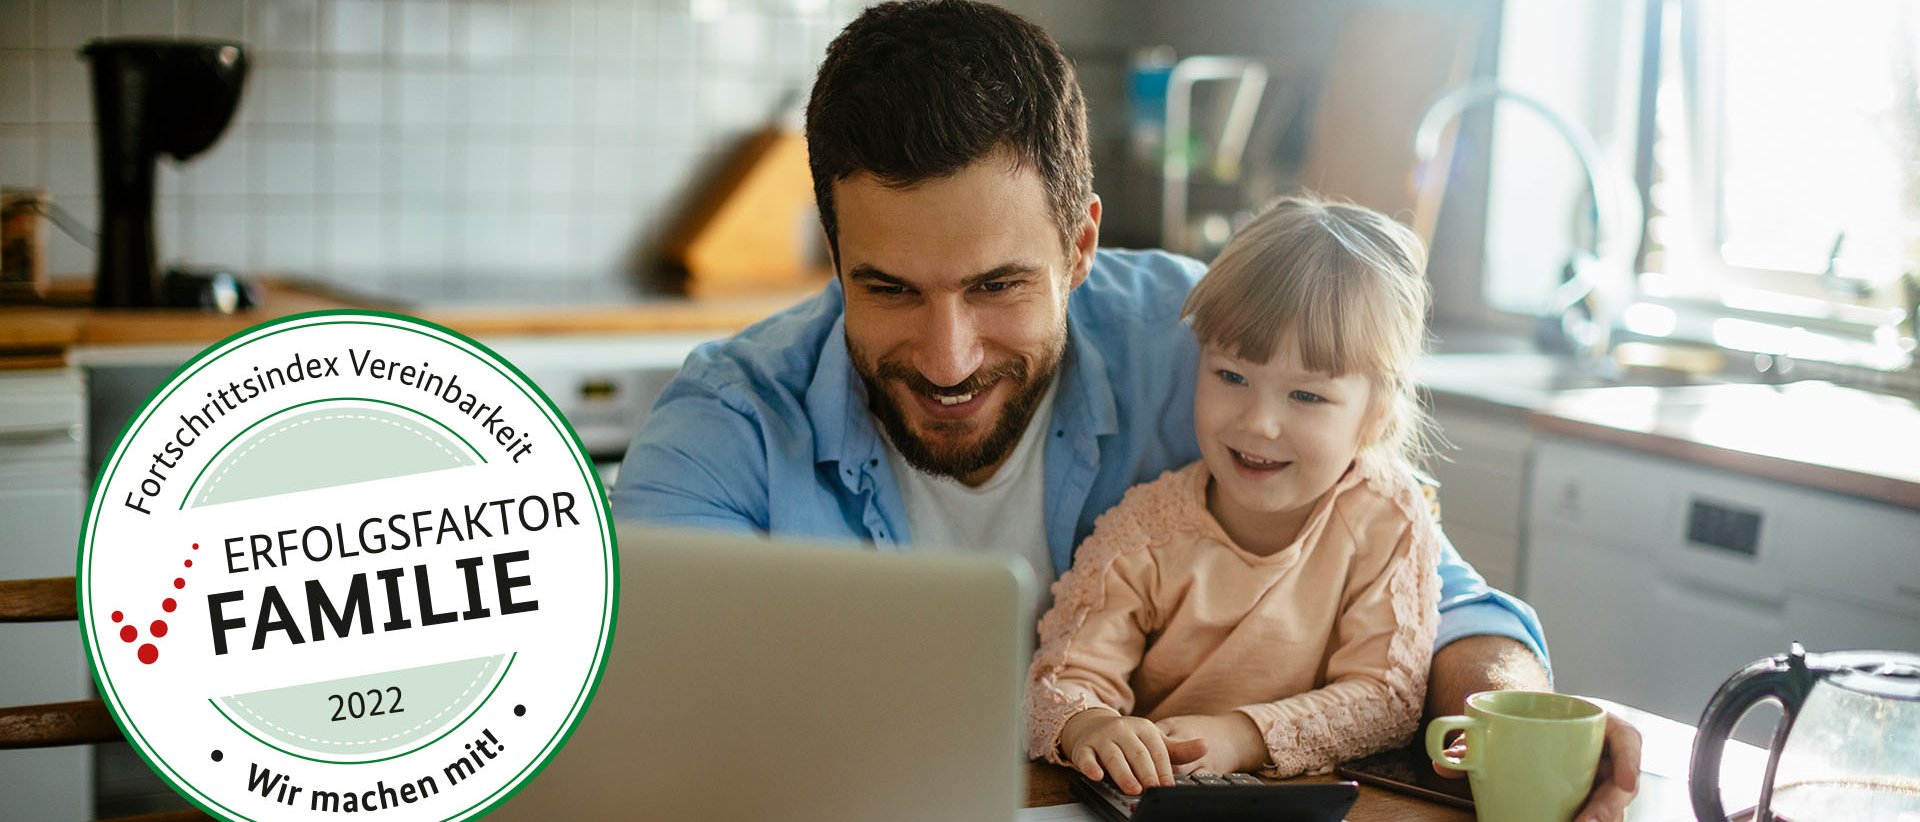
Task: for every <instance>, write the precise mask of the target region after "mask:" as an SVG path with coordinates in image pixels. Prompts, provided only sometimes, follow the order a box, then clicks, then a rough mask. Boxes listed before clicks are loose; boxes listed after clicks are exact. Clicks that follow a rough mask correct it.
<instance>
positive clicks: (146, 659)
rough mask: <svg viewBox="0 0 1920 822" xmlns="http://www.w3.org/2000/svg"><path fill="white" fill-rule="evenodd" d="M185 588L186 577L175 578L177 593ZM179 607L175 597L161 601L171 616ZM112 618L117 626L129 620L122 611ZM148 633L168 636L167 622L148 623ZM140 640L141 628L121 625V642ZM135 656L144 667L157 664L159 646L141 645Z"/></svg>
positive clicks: (190, 562) (196, 547)
mask: <svg viewBox="0 0 1920 822" xmlns="http://www.w3.org/2000/svg"><path fill="white" fill-rule="evenodd" d="M193 550H195V551H198V550H200V543H197V542H196V543H194V544H193ZM185 567H187V568H192V567H193V560H190V559H189V560H186V561H185ZM185 587H187V580H186V578H184V577H174V578H173V588H174V590H176V591H177V590H180V589H182V588H185ZM178 607H180V606H179V603H177V602H174V601H173V597H167V598H166V599H163V600H160V610H162V611H165V612H166V613H169V614H171V613H173V609H175V608H178ZM111 617H112V619H113V621H114V623H116V624H118V623H121V622H124V621H126V618H127V615H126V614H125V613H122V612H120V611H114V612H113V613H112V614H111ZM147 633H148V634H149V635H151V636H152V637H153V638H154V639H159V638H161V637H164V636H166V635H167V621H166V620H164V619H156V620H154V621H152V622H150V623H147ZM139 639H140V629H139V628H136V627H134V626H132V625H121V626H120V641H121V642H125V643H129V644H131V643H133V642H135V641H137V640H139ZM134 656H136V657H138V658H139V659H140V663H141V664H143V665H152V664H153V663H155V662H158V661H159V660H160V648H159V646H157V645H154V644H153V643H151V642H147V643H142V644H141V645H140V647H139V648H136V649H135V650H134Z"/></svg>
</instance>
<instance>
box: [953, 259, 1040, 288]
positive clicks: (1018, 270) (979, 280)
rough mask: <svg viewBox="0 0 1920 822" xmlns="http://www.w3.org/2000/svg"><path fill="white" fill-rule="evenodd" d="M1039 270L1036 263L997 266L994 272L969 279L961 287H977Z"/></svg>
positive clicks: (976, 275)
mask: <svg viewBox="0 0 1920 822" xmlns="http://www.w3.org/2000/svg"><path fill="white" fill-rule="evenodd" d="M1039 270H1040V266H1039V265H1036V264H1034V263H1002V264H1000V265H998V266H995V267H994V269H993V270H992V271H988V272H986V273H984V274H975V275H973V276H971V277H968V278H967V279H966V281H965V282H962V283H961V285H962V286H963V287H966V288H972V287H974V286H976V285H981V284H983V283H990V282H993V281H994V280H1001V279H1005V278H1007V277H1014V276H1018V275H1021V274H1032V273H1034V272H1036V271H1039Z"/></svg>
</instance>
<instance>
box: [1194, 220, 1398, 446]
mask: <svg viewBox="0 0 1920 822" xmlns="http://www.w3.org/2000/svg"><path fill="white" fill-rule="evenodd" d="M1426 266H1427V254H1426V249H1425V248H1424V247H1422V245H1421V243H1420V238H1418V237H1416V236H1414V233H1413V231H1412V230H1410V229H1408V228H1407V227H1406V226H1404V225H1401V224H1400V223H1398V222H1395V221H1394V220H1392V219H1390V218H1388V217H1387V216H1385V215H1383V214H1381V213H1379V212H1377V211H1374V210H1372V209H1369V208H1365V207H1362V206H1357V205H1352V204H1349V203H1341V202H1333V201H1329V200H1322V199H1318V198H1315V197H1310V196H1296V197H1285V198H1282V199H1280V200H1278V201H1275V202H1274V203H1272V204H1271V205H1268V206H1267V207H1266V208H1265V209H1262V210H1261V212H1260V214H1259V215H1258V216H1256V217H1254V218H1253V221H1252V222H1249V223H1247V225H1246V227H1245V228H1242V229H1240V231H1239V232H1238V233H1237V234H1235V235H1234V237H1233V239H1232V240H1231V241H1230V242H1228V243H1227V246H1226V248H1225V249H1223V250H1221V252H1220V256H1219V257H1217V258H1215V259H1214V261H1213V265H1212V266H1211V267H1210V268H1209V269H1208V271H1207V274H1206V276H1205V277H1202V278H1201V279H1200V283H1199V284H1198V285H1196V286H1194V289H1193V293H1191V294H1189V295H1188V296H1187V302H1186V304H1185V305H1184V306H1182V307H1181V309H1180V315H1181V317H1182V318H1183V319H1185V320H1186V321H1187V322H1188V323H1189V324H1191V326H1192V328H1193V333H1194V335H1195V336H1196V337H1198V338H1199V340H1200V343H1201V345H1212V346H1216V347H1218V348H1220V349H1222V350H1225V351H1230V352H1233V354H1234V356H1237V357H1240V358H1241V359H1244V360H1248V361H1251V362H1257V363H1265V362H1266V361H1267V360H1269V359H1271V358H1272V357H1273V355H1274V353H1275V350H1276V349H1277V348H1278V347H1279V345H1280V343H1281V341H1282V340H1283V339H1285V338H1286V337H1287V336H1288V335H1292V337H1293V339H1294V340H1295V341H1296V344H1297V345H1298V346H1299V353H1300V358H1301V360H1302V364H1304V365H1305V366H1306V367H1307V368H1310V369H1313V370H1315V371H1323V372H1326V373H1330V374H1333V375H1335V376H1344V375H1347V374H1360V375H1362V376H1365V377H1366V378H1367V379H1368V380H1369V381H1371V383H1372V387H1373V407H1372V408H1371V409H1369V411H1370V412H1372V414H1375V415H1379V416H1378V419H1379V420H1380V421H1381V423H1382V426H1381V427H1380V428H1379V429H1378V431H1379V435H1378V436H1377V437H1376V438H1375V439H1374V440H1373V441H1372V442H1370V443H1363V444H1362V449H1363V450H1367V451H1372V452H1374V453H1377V454H1380V455H1381V456H1385V457H1388V458H1399V459H1403V460H1406V461H1408V462H1410V463H1413V464H1416V465H1418V464H1420V463H1421V462H1422V461H1423V460H1424V459H1425V458H1426V456H1427V455H1428V453H1429V452H1430V449H1431V447H1432V446H1431V443H1432V433H1431V429H1432V422H1431V421H1430V420H1429V418H1428V417H1427V415H1426V412H1425V411H1424V410H1423V409H1422V408H1421V406H1420V401H1419V398H1418V397H1417V396H1415V394H1414V383H1413V377H1412V373H1411V371H1412V368H1413V364H1414V361H1415V360H1416V359H1417V358H1418V357H1419V356H1420V352H1421V348H1422V345H1423V343H1424V342H1425V339H1426V316H1427V308H1428V305H1429V303H1430V302H1431V297H1430V296H1429V290H1428V287H1427V278H1426Z"/></svg>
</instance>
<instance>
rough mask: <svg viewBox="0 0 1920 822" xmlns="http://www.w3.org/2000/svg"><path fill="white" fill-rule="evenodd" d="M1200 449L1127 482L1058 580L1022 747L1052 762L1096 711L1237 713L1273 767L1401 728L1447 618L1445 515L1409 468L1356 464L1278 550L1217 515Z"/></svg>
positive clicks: (1378, 739) (1416, 713) (1276, 770)
mask: <svg viewBox="0 0 1920 822" xmlns="http://www.w3.org/2000/svg"><path fill="white" fill-rule="evenodd" d="M1207 480H1208V473H1207V469H1206V465H1205V464H1204V463H1194V464H1193V465H1189V466H1187V467H1186V468H1183V469H1180V470H1179V471H1169V472H1167V473H1165V474H1162V475H1161V476H1160V478H1159V479H1156V480H1154V481H1152V482H1149V483H1143V484H1141V485H1138V486H1135V487H1134V488H1132V489H1131V490H1129V491H1128V492H1127V494H1126V497H1125V498H1124V499H1122V500H1121V502H1120V504H1119V505H1117V506H1115V507H1114V508H1113V510H1111V511H1108V512H1107V513H1106V514H1104V515H1102V516H1101V517H1100V520H1099V521H1098V522H1097V523H1096V524H1095V525H1094V532H1093V535H1092V536H1091V537H1088V538H1087V541H1086V542H1085V543H1083V544H1082V545H1081V546H1080V549H1079V551H1078V553H1077V556H1076V557H1075V559H1074V564H1073V569H1072V570H1070V571H1068V572H1067V573H1066V574H1065V575H1063V576H1062V577H1060V580H1059V581H1058V582H1055V583H1054V585H1053V596H1054V605H1053V609H1052V610H1050V611H1048V612H1047V615H1046V616H1045V617H1044V618H1042V619H1041V620H1040V648H1039V650H1038V651H1037V652H1036V653H1035V654H1034V661H1033V668H1032V670H1031V672H1030V675H1029V678H1028V689H1027V719H1028V729H1029V734H1030V737H1029V741H1028V751H1029V755H1031V756H1034V757H1043V756H1044V757H1046V758H1047V759H1048V760H1049V761H1052V762H1055V763H1058V764H1063V765H1064V764H1068V763H1066V762H1064V761H1063V760H1062V759H1061V756H1060V750H1059V738H1060V728H1061V726H1063V725H1065V724H1066V721H1067V719H1068V718H1069V717H1071V716H1073V715H1074V714H1076V713H1078V712H1080V711H1082V710H1085V709H1087V708H1092V707H1097V706H1106V707H1109V708H1112V709H1114V710H1116V711H1118V712H1120V713H1122V714H1131V715H1134V716H1144V717H1146V718H1148V719H1153V720H1160V719H1164V718H1167V717H1173V716H1182V715H1188V714H1217V713H1224V712H1226V711H1232V710H1238V711H1240V712H1241V713H1244V714H1246V715H1247V716H1248V717H1250V718H1251V719H1252V720H1253V722H1254V724H1255V725H1256V726H1258V727H1259V729H1260V733H1261V735H1262V736H1263V737H1264V738H1265V739H1266V742H1267V751H1268V755H1269V756H1270V757H1271V759H1270V760H1269V761H1270V763H1271V764H1270V767H1268V768H1267V769H1266V770H1265V771H1263V772H1262V773H1264V774H1266V775H1268V776H1272V777H1276V778H1280V777H1287V776H1293V775H1296V774H1301V773H1308V772H1324V771H1326V770H1328V769H1330V768H1331V767H1332V766H1333V765H1334V764H1336V763H1339V762H1343V761H1346V760H1348V759H1352V758H1355V757H1359V756H1365V755H1367V754H1370V753H1373V752H1376V751H1380V750H1384V749H1386V748H1390V747H1393V746H1396V745H1399V744H1401V743H1403V742H1405V741H1406V739H1407V738H1408V736H1409V735H1411V734H1412V733H1413V731H1414V729H1415V727H1416V726H1418V724H1419V722H1420V713H1421V708H1422V705H1423V703H1424V702H1425V699H1426V687H1427V664H1428V661H1429V659H1430V657H1431V655H1432V652H1433V640H1434V632H1435V631H1436V630H1437V628H1438V625H1439V611H1438V602H1439V590H1440V582H1439V575H1438V573H1437V571H1436V566H1437V564H1438V562H1439V553H1440V538H1439V526H1438V525H1437V524H1436V523H1435V522H1434V518H1433V514H1432V513H1431V511H1430V510H1429V507H1428V503H1427V501H1426V499H1424V498H1423V496H1422V494H1421V490H1420V489H1419V487H1418V486H1417V485H1416V484H1415V483H1414V481H1413V479H1412V477H1411V475H1410V472H1408V471H1407V470H1405V469H1404V468H1403V467H1397V468H1395V469H1393V470H1387V469H1385V468H1384V467H1383V466H1379V465H1375V464H1372V463H1371V462H1369V461H1366V460H1362V461H1360V462H1357V463H1356V464H1355V466H1354V467H1353V468H1352V469H1350V470H1348V472H1347V474H1346V475H1345V476H1344V477H1342V478H1341V479H1340V481H1339V482H1337V483H1335V485H1334V488H1333V490H1332V492H1331V493H1328V494H1327V495H1326V496H1325V497H1323V498H1322V499H1321V501H1320V502H1319V503H1318V505H1317V506H1316V507H1315V509H1314V511H1313V514H1312V515H1311V516H1310V517H1308V519H1307V522H1306V525H1305V526H1303V527H1302V528H1301V531H1300V535H1299V537H1298V538H1297V539H1296V540H1295V541H1294V543H1293V544H1292V545H1290V546H1288V547H1286V548H1285V549H1282V550H1281V551H1279V552H1278V553H1275V554H1273V555H1271V556H1265V557H1260V556H1254V555H1252V554H1249V553H1247V552H1245V551H1244V550H1242V549H1241V548H1239V547H1238V546H1236V545H1234V544H1233V541H1232V540H1231V539H1229V538H1228V537H1227V535H1226V533H1225V532H1224V531H1222V530H1221V528H1220V525H1219V523H1217V522H1216V521H1215V520H1214V518H1213V516H1212V515H1211V514H1209V513H1208V512H1207V506H1206V489H1207Z"/></svg>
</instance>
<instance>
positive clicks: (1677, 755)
mask: <svg viewBox="0 0 1920 822" xmlns="http://www.w3.org/2000/svg"><path fill="white" fill-rule="evenodd" d="M1586 698H1587V699H1589V700H1591V701H1592V702H1594V703H1596V704H1598V705H1600V706H1601V707H1604V708H1606V709H1607V710H1609V711H1612V712H1613V713H1615V714H1617V715H1619V716H1620V717H1622V718H1624V719H1626V720H1627V721H1628V722H1630V723H1632V724H1633V726H1634V727H1635V728H1638V729H1639V730H1640V736H1641V746H1642V756H1641V759H1640V771H1641V780H1640V781H1641V788H1640V793H1639V795H1638V796H1636V798H1635V799H1634V802H1633V805H1632V806H1631V807H1629V808H1628V809H1627V820H1628V822H1638V821H1639V820H1652V821H1653V822H1668V821H1669V820H1689V821H1690V820H1692V819H1693V814H1692V811H1691V810H1690V808H1689V807H1688V806H1687V804H1686V787H1687V786H1686V779H1687V766H1688V764H1689V763H1690V762H1691V760H1692V756H1693V737H1694V733H1693V727H1692V726H1690V725H1687V724H1686V723H1684V722H1675V721H1674V720H1671V719H1667V718H1666V717H1663V716H1659V715H1656V714H1651V713H1647V712H1646V711H1642V710H1639V709H1637V708H1632V707H1629V706H1626V705H1621V704H1619V703H1617V702H1609V701H1607V700H1604V699H1593V698H1592V697H1586ZM1723 764H1724V767H1723V769H1722V771H1721V779H1722V801H1723V803H1725V804H1726V806H1727V809H1728V810H1729V811H1731V810H1734V809H1737V808H1746V807H1748V806H1750V805H1752V804H1753V802H1754V800H1755V798H1756V797H1757V796H1758V795H1759V783H1760V778H1761V774H1762V773H1763V771H1764V769H1765V767H1766V752H1765V751H1763V750H1761V749H1760V748H1756V747H1754V746H1752V745H1748V744H1745V743H1742V742H1738V741H1729V742H1728V743H1727V752H1726V756H1725V761H1724V763H1723ZM1073 778H1074V775H1073V771H1071V770H1069V769H1066V768H1062V767H1059V766H1057V765H1049V764H1046V763H1040V762H1032V763H1028V764H1027V805H1026V806H1027V807H1029V808H1040V807H1048V806H1052V805H1063V804H1066V803H1068V802H1073V801H1076V800H1075V799H1074V796H1073V793H1072V791H1071V790H1070V789H1069V788H1068V785H1070V784H1071V783H1072V781H1073ZM1295 781H1300V782H1331V781H1334V777H1331V776H1309V777H1301V778H1300V779H1298V780H1295ZM1347 820H1348V822H1376V821H1377V822H1387V821H1388V820H1440V821H1441V822H1472V820H1473V813H1472V812H1471V811H1465V810H1461V809H1459V808H1452V807H1448V806H1446V805H1441V804H1438V803H1434V802H1428V801H1426V800H1424V799H1416V798H1414V797H1411V796H1408V795H1406V794H1400V793H1395V792H1393V791H1388V790H1383V789H1380V788H1375V787H1372V786H1368V785H1361V786H1360V801H1359V802H1356V803H1354V806H1353V809H1352V810H1351V811H1348V812H1347Z"/></svg>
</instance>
